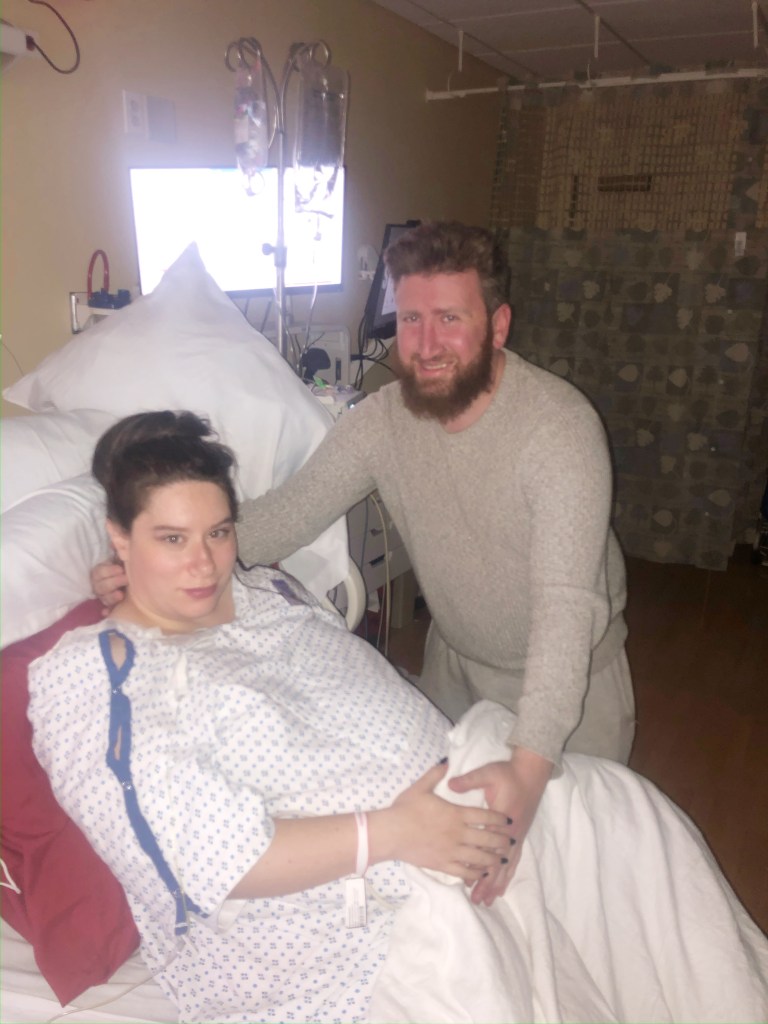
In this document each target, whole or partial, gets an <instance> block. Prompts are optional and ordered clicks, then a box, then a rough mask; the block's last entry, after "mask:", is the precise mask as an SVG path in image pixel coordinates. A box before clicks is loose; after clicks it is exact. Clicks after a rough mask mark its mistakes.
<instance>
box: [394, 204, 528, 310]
mask: <svg viewBox="0 0 768 1024" xmlns="http://www.w3.org/2000/svg"><path fill="white" fill-rule="evenodd" d="M384 260H385V262H386V265H387V270H388V271H389V274H390V277H391V278H392V283H393V284H395V285H397V283H398V282H399V281H400V278H402V277H410V276H411V275H412V274H424V275H425V276H427V277H430V276H432V275H433V274H461V273H463V272H464V271H465V270H476V271H477V276H478V277H479V278H480V287H481V289H482V292H483V300H484V302H485V308H486V310H487V312H488V315H489V316H492V315H493V314H494V313H495V312H496V310H497V309H498V308H499V306H502V305H503V304H504V303H505V302H509V286H510V270H509V263H508V262H507V258H506V255H505V254H504V250H503V249H502V247H501V245H499V243H498V242H497V241H496V239H495V237H494V235H493V234H492V232H490V231H488V230H487V229H486V228H478V227H472V226H470V225H468V224H461V223H460V222H459V221H435V222H433V223H429V222H427V223H424V224H419V226H418V227H415V228H411V230H410V231H406V232H405V233H404V234H402V235H399V236H398V238H397V239H396V240H395V241H394V242H393V243H392V244H391V245H390V246H388V247H387V250H386V252H385V253H384Z"/></svg>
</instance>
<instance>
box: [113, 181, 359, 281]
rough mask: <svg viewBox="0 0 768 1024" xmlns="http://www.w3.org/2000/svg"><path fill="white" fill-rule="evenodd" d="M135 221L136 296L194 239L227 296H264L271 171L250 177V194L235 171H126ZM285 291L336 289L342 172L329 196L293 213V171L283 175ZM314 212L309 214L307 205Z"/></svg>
mask: <svg viewBox="0 0 768 1024" xmlns="http://www.w3.org/2000/svg"><path fill="white" fill-rule="evenodd" d="M130 183H131V200H132V204H133V222H134V229H135V232H136V249H137V254H138V260H139V282H140V287H141V293H142V295H147V294H148V293H149V292H151V291H152V290H153V289H154V288H155V287H156V285H157V284H158V282H159V281H160V278H161V277H162V276H163V273H164V272H165V271H166V270H167V268H168V267H169V266H170V265H171V264H172V263H173V262H174V261H175V260H176V259H177V257H178V256H180V255H181V253H182V252H183V251H184V249H186V247H187V246H188V245H189V244H190V242H193V241H194V242H196V243H197V246H198V248H199V250H200V256H201V258H202V260H203V263H204V264H205V267H206V269H207V270H208V273H209V274H210V275H211V277H213V279H214V280H215V281H216V283H217V284H218V286H219V287H220V288H221V289H222V291H225V292H228V293H229V294H231V295H253V294H258V293H262V294H269V293H271V292H272V290H273V289H274V287H275V284H276V273H275V263H274V258H273V256H272V255H271V254H265V253H264V252H263V251H262V246H263V245H264V244H269V245H274V244H275V242H276V240H277V184H278V182H277V168H275V167H267V168H265V169H264V170H263V171H262V172H261V174H260V175H259V176H258V178H254V179H253V180H252V183H251V184H252V188H253V192H254V194H253V195H248V193H247V192H246V189H245V183H244V178H243V175H242V173H241V172H240V171H239V170H238V169H237V168H235V167H159V168H158V167H155V168H147V167H141V168H132V169H131V171H130ZM284 189H285V195H284V199H285V218H284V229H285V244H286V248H287V253H288V256H287V263H286V268H285V286H286V288H290V289H305V288H313V287H314V286H315V285H317V286H318V287H320V288H328V289H333V288H339V287H340V286H341V269H342V239H343V229H344V223H343V219H344V170H343V168H340V169H339V170H338V172H337V180H336V183H335V187H334V188H333V190H332V192H331V195H330V197H329V198H327V197H325V196H323V197H322V198H320V199H318V201H317V203H312V202H307V201H306V199H305V201H304V204H303V205H304V209H303V210H302V211H301V212H299V211H297V209H296V205H297V204H296V201H295V196H296V189H295V172H294V170H293V168H288V169H287V170H286V172H285V183H284ZM313 206H314V207H315V208H314V209H313V208H312V207H313Z"/></svg>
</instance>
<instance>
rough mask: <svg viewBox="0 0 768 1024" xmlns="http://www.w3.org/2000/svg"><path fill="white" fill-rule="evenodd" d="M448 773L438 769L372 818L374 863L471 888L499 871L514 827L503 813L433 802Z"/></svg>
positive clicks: (370, 827) (370, 826) (441, 801)
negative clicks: (451, 878) (406, 867)
mask: <svg viewBox="0 0 768 1024" xmlns="http://www.w3.org/2000/svg"><path fill="white" fill-rule="evenodd" d="M445 772H446V765H442V764H441V765H436V766H435V767H434V768H431V769H430V770H429V771H428V772H426V774H424V775H423V776H422V777H421V778H420V779H418V780H417V781H416V782H415V783H414V784H413V785H412V786H409V787H408V789H406V790H404V791H403V792H402V793H401V794H400V795H399V796H398V797H397V798H396V800H395V802H394V803H393V804H392V806H391V807H388V808H387V809H386V810H383V811H373V812H370V813H369V815H368V819H369V833H370V843H371V860H372V861H374V860H375V861H379V860H403V861H406V862H407V863H409V864H414V865H416V867H420V868H433V869H434V870H437V871H443V872H445V873H446V874H449V875H455V876H456V877H458V878H461V879H463V881H464V882H465V883H466V884H467V885H471V884H473V883H475V882H477V881H478V879H482V877H483V874H484V873H485V872H489V871H493V873H494V875H495V874H496V872H497V871H498V869H499V868H500V867H501V858H502V857H506V856H508V854H509V851H510V848H511V847H510V825H509V823H508V820H507V815H506V814H505V813H503V812H501V811H496V810H488V809H485V808H481V807H462V806H460V805H458V804H453V803H450V802H449V801H447V800H443V799H442V797H439V796H435V794H434V792H433V790H434V788H435V786H436V785H437V783H438V782H439V781H440V779H442V778H443V776H444V775H445Z"/></svg>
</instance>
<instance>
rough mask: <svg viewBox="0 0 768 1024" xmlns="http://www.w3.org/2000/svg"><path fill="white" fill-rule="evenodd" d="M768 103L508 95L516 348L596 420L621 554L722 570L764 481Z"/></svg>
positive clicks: (724, 93) (745, 96) (740, 96)
mask: <svg viewBox="0 0 768 1024" xmlns="http://www.w3.org/2000/svg"><path fill="white" fill-rule="evenodd" d="M767 132H768V88H766V87H765V86H761V85H760V84H759V83H756V82H754V83H750V82H746V83H745V82H738V83H731V82H717V83H702V84H699V83H696V84H687V85H675V86H666V85H665V86H654V87H650V88H648V87H633V88H623V89H618V90H607V89H603V90H595V92H594V93H588V94H584V93H582V92H579V91H574V90H563V91H562V93H560V94H559V95H558V96H553V95H551V94H544V93H533V94H530V95H529V94H522V95H521V94H514V97H513V100H512V101H511V103H510V106H509V107H508V109H507V110H505V111H504V113H503V114H502V122H501V124H500V131H499V155H498V159H497V167H496V172H497V173H496V180H495V182H494V192H493V200H492V217H493V222H494V227H495V229H496V231H497V232H498V234H499V236H500V237H501V238H502V239H503V241H504V243H505V245H506V246H507V249H508V252H509V256H510V262H511V265H512V269H513V282H512V291H511V301H512V304H513V307H514V313H515V320H514V328H513V336H512V341H511V347H512V348H514V349H515V350H517V351H519V352H520V353H521V354H522V355H524V356H526V357H527V358H529V359H530V360H531V361H533V362H535V363H537V364H539V365H541V366H544V367H546V368H547V369H549V370H552V371H554V372H555V373H558V374H560V375H561V376H563V377H566V378H568V379H569V380H571V381H572V382H573V383H574V384H576V385H577V386H578V387H579V388H581V389H582V390H583V391H584V392H585V393H586V394H587V395H588V396H589V397H590V398H591V399H592V401H593V403H594V404H595V405H596V407H597V408H598V410H599V411H600V413H601V414H602V416H603V419H604V421H605V425H606V428H607V431H608V434H609V437H610V439H611V444H612V450H613V456H614V461H615V471H616V502H615V510H614V512H615V516H614V522H615V526H616V529H617V532H618V533H619V536H620V538H621V540H622V543H623V546H624V549H625V551H626V552H627V553H628V554H632V555H637V556H639V557H643V558H648V559H651V560H654V561H670V562H685V563H691V564H694V565H697V566H701V567H703V568H709V569H722V568H725V567H726V565H727V562H728V559H729V557H730V555H731V553H732V551H733V546H734V544H735V543H738V542H740V541H745V542H748V541H750V539H751V535H752V531H754V528H755V524H756V521H757V514H758V510H759V507H760V499H761V496H762V493H763V490H764V488H765V479H766V467H767V466H768V342H767V341H766V335H767V334H768V328H767V327H766V320H765V312H766V301H767V299H768V295H767V293H766V282H767V281H768V202H766V199H767V198H768V167H766V166H765V165H764V164H765V159H766V144H765V143H766V133H767Z"/></svg>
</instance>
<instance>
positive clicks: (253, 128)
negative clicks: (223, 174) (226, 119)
mask: <svg viewBox="0 0 768 1024" xmlns="http://www.w3.org/2000/svg"><path fill="white" fill-rule="evenodd" d="M235 154H236V156H237V163H238V166H239V167H240V170H241V171H242V172H243V173H244V174H245V175H246V176H247V177H248V179H249V180H250V179H251V178H252V177H253V175H254V174H257V173H258V172H259V171H261V170H262V169H263V168H264V167H266V166H267V163H268V162H269V124H268V117H267V91H266V83H265V80H264V69H263V68H262V65H261V60H260V58H258V57H256V58H255V60H254V62H253V64H252V65H251V66H250V67H246V66H243V67H240V68H239V69H238V71H237V78H236V81H235Z"/></svg>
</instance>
